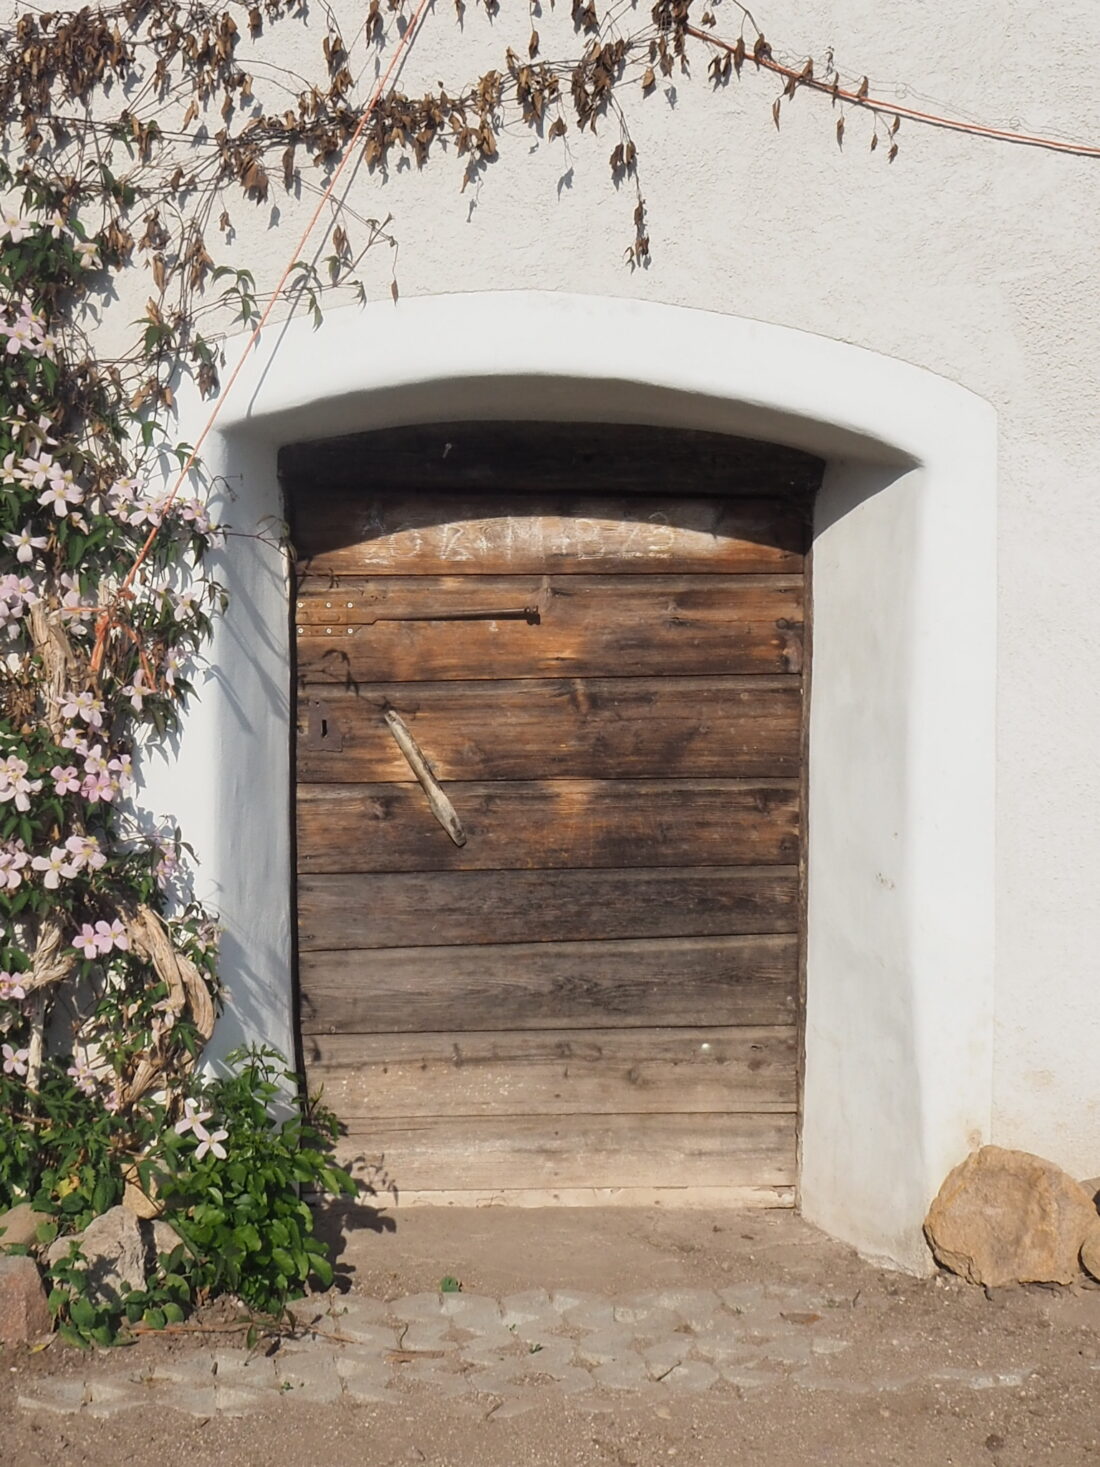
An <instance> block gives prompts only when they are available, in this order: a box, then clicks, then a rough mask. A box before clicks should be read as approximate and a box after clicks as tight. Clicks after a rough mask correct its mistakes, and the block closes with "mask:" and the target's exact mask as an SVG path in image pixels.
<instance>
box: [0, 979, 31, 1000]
mask: <svg viewBox="0 0 1100 1467" xmlns="http://www.w3.org/2000/svg"><path fill="white" fill-rule="evenodd" d="M22 979H23V975H22V973H0V1003H13V1002H14V1001H15V1000H16V999H17V998H26V996H27V991H26V989H25V988H24V987H23V982H22Z"/></svg>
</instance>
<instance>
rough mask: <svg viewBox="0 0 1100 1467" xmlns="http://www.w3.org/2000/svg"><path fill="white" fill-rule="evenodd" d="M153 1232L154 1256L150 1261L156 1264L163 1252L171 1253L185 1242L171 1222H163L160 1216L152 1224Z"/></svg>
mask: <svg viewBox="0 0 1100 1467" xmlns="http://www.w3.org/2000/svg"><path fill="white" fill-rule="evenodd" d="M151 1226H152V1233H153V1256H152V1258H151V1259H150V1263H153V1264H155V1263H156V1261H157V1259H158V1257H159V1256H160V1255H161V1254H162V1253H171V1251H172V1249H173V1248H178V1247H179V1245H180V1244H181V1243H182V1242H183V1239H182V1238H181V1237H180V1235H179V1233H177V1232H176V1230H175V1228H174V1227H173V1226H172V1224H171V1223H166V1222H162V1221H161V1220H160V1219H159V1218H158V1219H156V1220H155V1221H154V1222H153V1223H152V1224H151Z"/></svg>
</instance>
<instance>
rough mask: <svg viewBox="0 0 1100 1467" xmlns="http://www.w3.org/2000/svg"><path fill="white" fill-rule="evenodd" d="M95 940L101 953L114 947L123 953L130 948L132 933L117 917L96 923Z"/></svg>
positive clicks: (107, 951)
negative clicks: (111, 920)
mask: <svg viewBox="0 0 1100 1467" xmlns="http://www.w3.org/2000/svg"><path fill="white" fill-rule="evenodd" d="M95 940H96V942H97V943H98V945H99V950H100V952H101V953H109V952H110V951H111V949H112V948H117V949H118V951H119V952H123V953H124V952H129V950H130V934H129V933H128V932H127V931H126V928H125V927H124V926H123V924H122V922H121V921H119V919H118V918H117V917H116V919H115V920H114V921H113V922H97V923H96V924H95Z"/></svg>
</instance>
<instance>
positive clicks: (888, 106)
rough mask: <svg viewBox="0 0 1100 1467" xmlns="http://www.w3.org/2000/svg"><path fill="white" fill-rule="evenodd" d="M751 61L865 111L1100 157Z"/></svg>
mask: <svg viewBox="0 0 1100 1467" xmlns="http://www.w3.org/2000/svg"><path fill="white" fill-rule="evenodd" d="M684 31H685V33H686V34H687V35H689V36H693V37H694V38H695V39H696V40H698V41H704V42H705V43H706V44H707V45H708V46H714V47H715V48H716V49H717V50H719V51H725V52H727V53H728V54H729V55H731V56H735V55H737V53H738V51H739V49H741V48H740V47H739V46H738V44H737V43H736V42H730V41H724V40H722V39H721V38H720V37H718V36H712V35H709V34H708V33H707V32H706V31H703V30H700V29H699V28H698V27H697V26H693V25H689V26H685V27H684ZM749 62H751V63H752V65H753V66H755V67H757V68H758V69H759V70H761V71H770V72H772V73H773V74H774V75H776V76H781V77H783V78H784V79H785V80H786V81H789V82H795V83H796V84H797V85H798V87H800V88H801V87H805V88H807V89H808V90H809V91H812V92H821V93H823V94H825V95H826V96H829V97H832V98H833V99H834V101H841V102H847V103H849V104H850V105H851V106H853V107H862V108H863V109H864V110H865V111H868V112H875V113H878V114H880V115H883V116H889V117H904V118H906V119H907V120H909V121H912V122H921V123H924V124H926V125H927V126H929V127H940V128H945V129H946V130H947V131H948V132H960V133H969V134H970V135H971V136H973V137H983V138H994V139H996V140H998V141H1000V142H1005V143H1021V144H1023V145H1024V146H1026V147H1032V148H1046V149H1048V150H1049V151H1051V152H1054V153H1070V154H1072V155H1073V156H1075V157H1078V158H1100V147H1096V146H1092V145H1090V144H1088V143H1074V142H1067V141H1065V140H1063V139H1061V138H1052V137H1044V136H1042V135H1041V134H1038V133H1026V132H1015V131H1013V129H1011V128H1006V127H987V126H986V125H985V124H984V123H981V122H967V121H965V120H964V119H963V118H960V117H946V116H940V115H939V114H938V113H935V112H922V111H921V110H920V109H919V108H917V107H906V106H905V105H904V104H901V103H896V102H891V101H889V100H887V99H886V98H885V97H872V96H871V95H870V94H869V93H868V92H865V91H864V90H863V87H859V88H858V89H857V90H855V91H852V90H851V89H850V88H845V87H842V86H840V85H839V84H838V82H837V81H836V80H832V81H829V80H826V78H825V77H817V76H812V75H807V74H806V71H805V68H803V69H802V70H801V71H800V70H799V69H798V68H797V67H795V66H786V65H784V64H783V63H782V62H781V61H776V59H775V58H774V57H773V56H772V55H770V54H769V53H768V52H767V51H762V52H759V53H757V54H755V55H754V53H753V51H752V50H751V49H745V50H744V52H743V64H746V65H747V64H748V63H749Z"/></svg>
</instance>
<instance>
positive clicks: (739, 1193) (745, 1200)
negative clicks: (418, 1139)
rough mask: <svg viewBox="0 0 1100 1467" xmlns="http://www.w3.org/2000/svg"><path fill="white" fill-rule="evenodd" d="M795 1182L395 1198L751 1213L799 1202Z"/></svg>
mask: <svg viewBox="0 0 1100 1467" xmlns="http://www.w3.org/2000/svg"><path fill="white" fill-rule="evenodd" d="M336 1144H337V1154H338V1155H339V1154H340V1150H341V1148H343V1151H344V1153H345V1155H346V1156H347V1158H348V1159H349V1160H351V1159H352V1158H354V1157H355V1155H356V1153H357V1152H359V1151H360V1150H361V1147H360V1146H358V1145H357V1144H356V1141H355V1140H354V1139H353V1140H347V1139H345V1140H343V1141H338V1142H337V1143H336ZM352 1170H353V1172H355V1173H356V1174H357V1175H360V1176H362V1177H363V1179H364V1181H370V1180H371V1179H372V1178H374V1177H376V1175H377V1173H376V1170H375V1168H374V1167H371V1166H369V1165H368V1166H366V1167H363V1166H356V1165H355V1163H354V1161H352ZM378 1191H379V1205H380V1206H382V1207H386V1206H388V1205H389V1202H390V1199H389V1197H388V1196H387V1195H386V1188H385V1186H384V1185H383V1186H380V1187H379V1189H378ZM795 1201H796V1189H795V1188H794V1187H753V1186H742V1187H481V1188H470V1189H469V1190H465V1191H464V1190H462V1189H460V1188H453V1187H452V1188H442V1187H441V1188H437V1189H436V1190H434V1191H428V1190H407V1189H404V1188H403V1189H402V1190H401V1192H400V1195H399V1196H398V1197H395V1198H393V1204H394V1206H397V1207H400V1208H402V1209H404V1208H409V1207H635V1208H636V1207H658V1208H661V1209H662V1210H663V1211H665V1212H689V1211H702V1212H747V1211H750V1210H754V1209H764V1208H785V1209H789V1208H792V1207H793V1206H794V1205H795Z"/></svg>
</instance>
